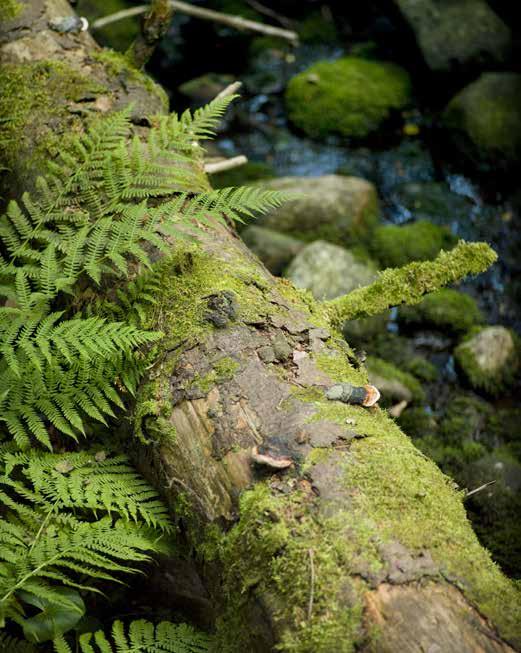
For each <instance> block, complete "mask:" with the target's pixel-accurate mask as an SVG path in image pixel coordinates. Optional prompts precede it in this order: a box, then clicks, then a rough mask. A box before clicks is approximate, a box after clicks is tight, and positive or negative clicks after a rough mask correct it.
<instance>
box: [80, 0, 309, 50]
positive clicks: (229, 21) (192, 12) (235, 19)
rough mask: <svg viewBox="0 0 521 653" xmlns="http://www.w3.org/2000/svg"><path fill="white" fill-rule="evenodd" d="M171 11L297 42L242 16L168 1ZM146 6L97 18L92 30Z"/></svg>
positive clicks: (140, 11) (287, 32) (294, 37)
mask: <svg viewBox="0 0 521 653" xmlns="http://www.w3.org/2000/svg"><path fill="white" fill-rule="evenodd" d="M169 4H170V6H171V7H172V9H174V10H176V11H178V12H179V13H181V14H186V15H187V16H193V17H194V18H201V19H202V20H209V21H212V22H214V23H222V24H223V25H228V26H229V27H233V28H235V29H238V30H250V31H251V32H258V33H259V34H266V35H268V36H278V37H279V38H282V39H286V40H288V41H291V42H292V43H296V42H297V41H298V34H297V33H296V32H293V31H291V30H287V29H281V28H280V27H274V26H273V25H264V24H263V23H258V22H257V21H254V20H248V19H247V18H242V16H232V15H231V14H223V13H221V12H219V11H213V10H211V9H204V8H203V7H196V6H195V5H191V4H188V3H186V2H178V0H170V2H169ZM148 8H149V7H148V5H138V6H137V7H132V8H131V9H124V10H122V11H116V12H115V13H113V14H110V15H109V16H104V17H103V18H98V20H95V21H94V22H93V23H92V29H101V28H102V27H106V26H107V25H110V24H111V23H115V22H116V21H118V20H123V19H125V18H131V17H132V16H139V15H140V14H144V13H145V12H146V11H148Z"/></svg>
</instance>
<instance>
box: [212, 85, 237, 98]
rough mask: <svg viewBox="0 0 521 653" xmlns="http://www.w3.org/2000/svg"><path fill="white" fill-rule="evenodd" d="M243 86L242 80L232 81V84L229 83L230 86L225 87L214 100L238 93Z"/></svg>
mask: <svg viewBox="0 0 521 653" xmlns="http://www.w3.org/2000/svg"><path fill="white" fill-rule="evenodd" d="M241 86H242V82H232V83H231V84H228V86H226V87H225V88H223V90H222V91H221V92H220V93H217V95H216V96H215V98H214V100H218V99H219V98H222V97H226V96H227V95H233V94H234V93H237V91H238V90H239V89H240V88H241Z"/></svg>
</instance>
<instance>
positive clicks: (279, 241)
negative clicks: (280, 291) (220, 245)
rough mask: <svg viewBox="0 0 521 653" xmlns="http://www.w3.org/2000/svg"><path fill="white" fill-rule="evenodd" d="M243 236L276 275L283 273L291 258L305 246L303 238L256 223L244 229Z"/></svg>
mask: <svg viewBox="0 0 521 653" xmlns="http://www.w3.org/2000/svg"><path fill="white" fill-rule="evenodd" d="M241 238H242V239H243V240H244V242H245V243H246V245H248V247H249V248H250V249H251V251H252V252H253V253H254V254H256V255H257V256H258V257H259V258H260V260H261V261H262V262H263V263H264V265H265V266H266V267H267V268H268V270H269V271H270V272H271V273H272V274H276V275H281V274H282V272H283V270H284V269H285V268H286V266H287V265H288V264H289V262H290V261H291V259H292V258H294V257H295V256H296V255H297V254H298V253H299V252H300V250H301V249H302V248H303V247H304V246H305V243H303V242H302V241H301V240H297V239H296V238H292V237H291V236H287V235H285V234H281V233H278V232H277V231H273V229H266V228H264V227H257V226H255V225H252V226H251V227H247V228H246V229H245V230H244V231H242V232H241Z"/></svg>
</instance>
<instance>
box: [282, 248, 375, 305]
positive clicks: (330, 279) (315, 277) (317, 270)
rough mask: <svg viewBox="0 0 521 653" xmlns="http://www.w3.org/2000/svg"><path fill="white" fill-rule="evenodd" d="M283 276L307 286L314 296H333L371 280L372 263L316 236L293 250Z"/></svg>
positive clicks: (317, 297)
mask: <svg viewBox="0 0 521 653" xmlns="http://www.w3.org/2000/svg"><path fill="white" fill-rule="evenodd" d="M285 276H286V277H287V278H288V279H290V281H292V282H293V283H294V284H295V286H297V288H307V289H308V290H311V292H312V293H313V296H314V297H315V298H316V299H334V298H335V297H339V296H340V295H344V294H345V293H348V292H350V291H351V290H353V289H354V288H358V287H359V286H366V285H367V284H369V283H371V281H373V279H374V278H375V276H376V267H375V266H374V265H373V266H371V265H369V264H367V263H361V262H359V261H357V260H356V258H355V257H354V256H353V254H352V253H351V252H350V251H348V250H346V249H344V248H343V247H339V246H338V245H332V244H331V243H327V242H325V241H323V240H316V241H315V242H314V243H311V244H309V245H307V246H306V247H304V249H302V250H301V251H300V252H299V253H298V254H297V256H296V257H295V258H294V259H293V261H292V262H291V264H290V265H289V267H288V269H287V270H286V274H285Z"/></svg>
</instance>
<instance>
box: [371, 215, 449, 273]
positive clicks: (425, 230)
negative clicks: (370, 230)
mask: <svg viewBox="0 0 521 653" xmlns="http://www.w3.org/2000/svg"><path fill="white" fill-rule="evenodd" d="M456 243H457V238H456V237H455V236H453V235H452V234H451V232H450V231H449V229H447V228H446V227H439V226H437V225H435V224H432V223H431V222H425V221H423V220H420V221H418V222H414V223H413V224H407V225H401V226H398V225H384V226H381V227H377V228H376V229H375V231H374V234H373V237H372V238H371V243H370V250H371V253H372V255H373V257H374V258H375V259H377V260H378V261H379V262H380V264H381V265H382V267H384V268H397V267H401V266H402V265H406V264H407V263H410V262H411V261H425V260H432V259H434V258H436V256H437V255H438V254H439V252H440V250H441V249H444V250H448V249H451V248H452V247H453V246H454V245H455V244H456Z"/></svg>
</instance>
